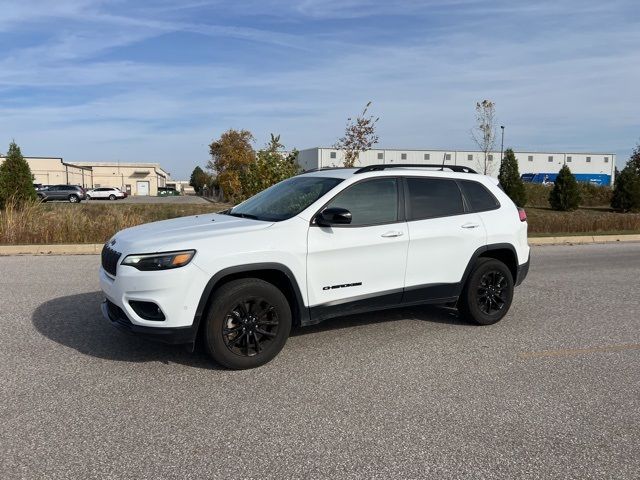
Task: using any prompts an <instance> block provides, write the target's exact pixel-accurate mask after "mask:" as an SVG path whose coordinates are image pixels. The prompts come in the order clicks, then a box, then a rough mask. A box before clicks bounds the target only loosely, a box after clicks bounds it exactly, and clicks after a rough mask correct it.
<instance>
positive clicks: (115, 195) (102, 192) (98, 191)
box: [87, 187, 127, 200]
mask: <svg viewBox="0 0 640 480" xmlns="http://www.w3.org/2000/svg"><path fill="white" fill-rule="evenodd" d="M126 197H127V194H126V193H124V192H123V191H122V190H120V189H119V188H116V187H99V188H94V189H93V190H89V191H88V192H87V198H88V199H91V200H118V199H119V198H126Z"/></svg>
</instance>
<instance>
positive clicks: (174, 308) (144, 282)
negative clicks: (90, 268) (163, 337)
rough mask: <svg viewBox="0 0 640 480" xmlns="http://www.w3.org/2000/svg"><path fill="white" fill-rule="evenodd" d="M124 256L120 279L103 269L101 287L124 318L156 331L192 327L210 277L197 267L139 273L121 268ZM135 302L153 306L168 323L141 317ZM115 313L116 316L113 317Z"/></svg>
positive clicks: (119, 265)
mask: <svg viewBox="0 0 640 480" xmlns="http://www.w3.org/2000/svg"><path fill="white" fill-rule="evenodd" d="M124 257H125V255H122V256H121V258H120V260H118V264H117V266H116V275H111V274H109V273H107V272H106V271H105V270H104V268H103V267H100V272H99V277H100V287H101V289H102V292H103V293H104V296H105V298H106V299H107V300H109V301H110V302H111V303H112V304H114V305H115V306H116V307H118V308H119V309H120V310H122V316H123V317H124V318H126V319H127V320H128V321H129V322H130V323H131V324H132V325H133V326H136V327H138V326H139V327H149V328H152V329H157V328H161V329H175V328H185V327H191V326H192V325H193V323H194V319H195V317H196V310H197V307H198V303H199V302H200V297H201V296H202V292H203V291H204V288H205V286H206V284H207V282H208V281H209V278H210V276H208V275H206V274H205V273H204V271H203V270H201V269H200V268H199V267H197V266H196V265H195V264H193V263H190V264H188V265H186V266H184V267H181V268H175V269H171V270H164V271H139V270H137V269H135V268H133V267H129V266H124V265H121V264H120V262H121V259H122V258H124ZM132 302H152V303H153V304H155V305H156V306H157V307H158V308H159V309H160V311H161V312H162V314H163V316H164V320H159V319H151V318H148V317H145V318H143V317H141V316H140V315H139V314H138V313H137V312H136V310H135V309H134V308H133V307H132ZM113 315H114V312H112V316H113Z"/></svg>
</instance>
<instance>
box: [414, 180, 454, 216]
mask: <svg viewBox="0 0 640 480" xmlns="http://www.w3.org/2000/svg"><path fill="white" fill-rule="evenodd" d="M407 187H408V190H409V192H408V194H409V220H422V219H425V218H435V217H446V216H449V215H462V214H463V213H464V204H463V202H462V194H461V193H460V189H459V188H458V185H457V184H456V182H455V181H454V180H447V179H441V178H407Z"/></svg>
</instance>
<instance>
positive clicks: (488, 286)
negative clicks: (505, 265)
mask: <svg viewBox="0 0 640 480" xmlns="http://www.w3.org/2000/svg"><path fill="white" fill-rule="evenodd" d="M508 298H509V296H508V292H507V279H506V278H505V276H504V274H503V273H502V272H500V271H499V270H490V271H488V272H487V273H485V274H484V275H482V277H481V278H480V285H479V286H478V291H477V296H476V299H477V302H478V308H479V309H480V311H482V312H484V313H486V314H487V315H493V314H494V313H496V312H499V311H500V310H502V309H503V308H504V307H505V305H506V304H507V301H508Z"/></svg>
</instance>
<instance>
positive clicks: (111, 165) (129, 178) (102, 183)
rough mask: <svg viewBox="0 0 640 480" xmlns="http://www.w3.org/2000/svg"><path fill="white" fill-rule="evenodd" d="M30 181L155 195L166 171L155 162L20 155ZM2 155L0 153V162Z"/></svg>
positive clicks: (164, 177) (162, 183) (164, 182)
mask: <svg viewBox="0 0 640 480" xmlns="http://www.w3.org/2000/svg"><path fill="white" fill-rule="evenodd" d="M24 158H25V160H26V161H27V163H28V164H29V168H31V173H32V174H33V183H40V184H42V185H58V184H65V185H80V186H81V187H83V188H85V189H91V188H98V187H118V188H119V189H121V190H122V191H123V192H125V191H126V192H127V193H128V194H129V195H153V196H155V195H157V194H158V187H165V186H167V182H168V181H170V180H169V172H167V171H166V170H164V169H163V168H162V167H161V166H160V165H159V164H157V163H118V162H65V161H63V159H62V158H60V157H24ZM3 161H4V157H3V156H0V163H2V162H3Z"/></svg>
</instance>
